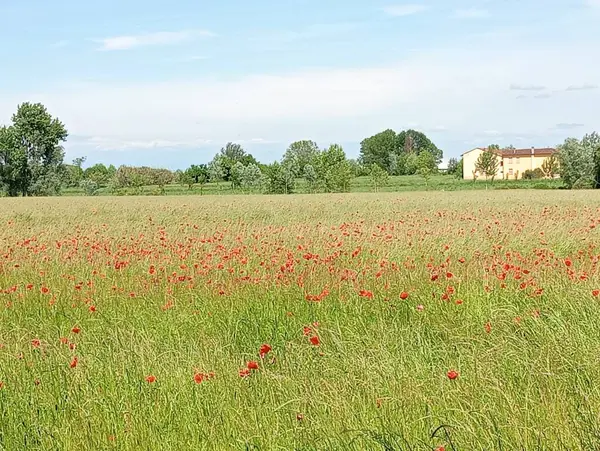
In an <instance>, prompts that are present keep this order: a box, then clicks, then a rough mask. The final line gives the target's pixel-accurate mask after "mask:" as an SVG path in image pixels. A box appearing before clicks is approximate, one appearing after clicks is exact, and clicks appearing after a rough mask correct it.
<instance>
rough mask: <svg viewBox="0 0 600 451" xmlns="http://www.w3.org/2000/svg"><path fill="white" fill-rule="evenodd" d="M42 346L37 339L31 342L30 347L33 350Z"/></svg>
mask: <svg viewBox="0 0 600 451" xmlns="http://www.w3.org/2000/svg"><path fill="white" fill-rule="evenodd" d="M41 345H42V342H41V341H40V340H39V339H38V338H34V339H33V340H31V346H33V347H34V348H39V347H40V346H41Z"/></svg>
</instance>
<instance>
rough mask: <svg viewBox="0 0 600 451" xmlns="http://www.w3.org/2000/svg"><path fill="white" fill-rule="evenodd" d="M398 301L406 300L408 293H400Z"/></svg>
mask: <svg viewBox="0 0 600 451" xmlns="http://www.w3.org/2000/svg"><path fill="white" fill-rule="evenodd" d="M400 299H402V300H403V301H404V300H406V299H408V293H407V292H406V291H403V292H402V293H400Z"/></svg>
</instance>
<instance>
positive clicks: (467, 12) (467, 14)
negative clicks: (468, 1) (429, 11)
mask: <svg viewBox="0 0 600 451" xmlns="http://www.w3.org/2000/svg"><path fill="white" fill-rule="evenodd" d="M454 17H456V18H457V19H486V18H488V17H490V13H489V11H487V10H485V9H477V8H469V9H458V10H456V11H454Z"/></svg>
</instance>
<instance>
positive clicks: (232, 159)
mask: <svg viewBox="0 0 600 451" xmlns="http://www.w3.org/2000/svg"><path fill="white" fill-rule="evenodd" d="M216 161H218V164H219V165H220V166H221V169H222V171H223V175H222V177H220V178H222V179H223V180H225V181H227V182H234V183H233V185H235V181H232V180H231V178H232V170H233V167H234V166H235V165H236V163H241V164H242V165H244V166H247V165H248V164H250V163H252V164H258V162H257V161H256V159H255V158H254V157H253V156H252V155H250V154H248V153H246V151H245V150H244V148H243V147H242V146H241V145H239V144H236V143H231V142H230V143H227V145H226V146H225V147H223V148H222V149H221V151H220V152H219V153H218V154H217V155H215V157H214V159H213V162H216ZM215 175H216V174H215Z"/></svg>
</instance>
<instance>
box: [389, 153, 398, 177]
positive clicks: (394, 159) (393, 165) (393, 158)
mask: <svg viewBox="0 0 600 451" xmlns="http://www.w3.org/2000/svg"><path fill="white" fill-rule="evenodd" d="M398 169H399V164H398V155H397V154H395V153H392V154H390V155H389V156H388V167H387V173H388V174H389V175H398Z"/></svg>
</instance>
